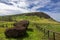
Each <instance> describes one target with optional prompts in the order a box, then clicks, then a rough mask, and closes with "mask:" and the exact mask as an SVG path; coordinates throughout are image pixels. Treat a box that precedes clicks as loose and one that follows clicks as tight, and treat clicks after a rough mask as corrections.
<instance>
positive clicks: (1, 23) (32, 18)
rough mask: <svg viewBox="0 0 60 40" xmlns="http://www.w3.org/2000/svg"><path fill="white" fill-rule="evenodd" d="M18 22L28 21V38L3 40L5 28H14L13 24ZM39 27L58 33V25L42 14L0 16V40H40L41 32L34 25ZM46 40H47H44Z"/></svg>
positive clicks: (59, 24) (59, 29)
mask: <svg viewBox="0 0 60 40" xmlns="http://www.w3.org/2000/svg"><path fill="white" fill-rule="evenodd" d="M20 20H29V22H30V24H29V29H30V30H28V31H27V33H28V35H29V36H28V37H26V38H20V39H14V38H10V39H7V38H5V35H4V31H5V29H6V28H11V27H14V26H13V24H14V23H15V22H19V21H20ZM35 24H37V25H39V26H40V27H42V28H46V29H49V30H53V31H58V32H59V31H60V27H59V26H60V23H58V22H56V21H55V20H53V18H51V17H50V16H49V15H47V14H45V13H43V12H32V13H23V14H17V15H9V16H0V39H1V40H42V39H43V36H44V34H43V32H41V31H39V30H38V29H37V28H36V25H35ZM46 40H47V39H46Z"/></svg>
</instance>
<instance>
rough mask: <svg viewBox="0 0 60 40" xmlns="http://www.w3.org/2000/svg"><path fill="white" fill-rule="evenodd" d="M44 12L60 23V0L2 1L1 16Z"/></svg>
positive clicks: (0, 6)
mask: <svg viewBox="0 0 60 40" xmlns="http://www.w3.org/2000/svg"><path fill="white" fill-rule="evenodd" d="M27 12H44V13H47V14H48V15H50V16H51V17H52V18H53V19H55V20H56V21H60V0H0V16H3V15H12V14H19V13H27Z"/></svg>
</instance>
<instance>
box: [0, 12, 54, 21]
mask: <svg viewBox="0 0 60 40" xmlns="http://www.w3.org/2000/svg"><path fill="white" fill-rule="evenodd" d="M19 16H37V17H39V18H44V19H50V20H52V21H55V20H54V19H53V18H51V17H50V16H49V15H47V14H46V13H43V12H31V13H22V14H16V15H8V16H0V21H8V20H11V21H12V18H17V17H19Z"/></svg>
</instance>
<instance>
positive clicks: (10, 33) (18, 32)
mask: <svg viewBox="0 0 60 40" xmlns="http://www.w3.org/2000/svg"><path fill="white" fill-rule="evenodd" d="M28 25H29V21H26V20H23V21H20V22H17V23H15V24H14V26H15V27H13V28H9V29H6V31H5V35H6V36H7V37H21V36H24V35H25V33H26V30H27V27H28Z"/></svg>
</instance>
